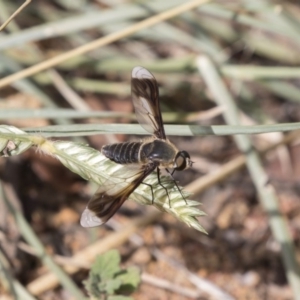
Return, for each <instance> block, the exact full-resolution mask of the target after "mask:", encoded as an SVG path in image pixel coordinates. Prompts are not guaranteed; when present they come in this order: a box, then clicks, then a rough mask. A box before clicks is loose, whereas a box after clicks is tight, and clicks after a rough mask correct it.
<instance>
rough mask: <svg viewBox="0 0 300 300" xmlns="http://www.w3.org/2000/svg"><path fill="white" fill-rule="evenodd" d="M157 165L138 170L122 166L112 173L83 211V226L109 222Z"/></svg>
mask: <svg viewBox="0 0 300 300" xmlns="http://www.w3.org/2000/svg"><path fill="white" fill-rule="evenodd" d="M156 167H157V164H155V163H152V164H149V165H144V166H142V167H140V168H139V169H138V170H136V169H132V170H128V171H127V170H126V171H124V168H125V167H122V168H121V169H119V170H118V171H116V172H115V173H113V174H111V179H108V180H107V181H106V182H105V183H104V184H103V185H102V186H101V187H100V188H99V189H98V190H97V192H96V193H95V195H94V196H93V197H92V199H91V200H90V202H89V203H88V205H87V207H86V209H85V210H84V212H83V213H82V216H81V219H80V224H81V226H82V227H95V226H98V225H101V224H103V223H105V222H107V221H108V220H109V219H110V218H111V217H112V216H113V215H114V214H115V212H116V211H117V210H118V209H119V208H120V206H121V205H122V204H123V203H124V201H125V200H126V199H128V197H129V196H130V194H131V193H132V192H133V191H134V190H135V189H136V188H137V187H138V186H139V185H140V184H141V183H142V182H143V180H144V179H145V178H146V177H147V176H148V175H149V174H150V173H151V172H152V171H154V170H155V168H156ZM126 169H127V167H126ZM112 178H114V181H113V180H112Z"/></svg>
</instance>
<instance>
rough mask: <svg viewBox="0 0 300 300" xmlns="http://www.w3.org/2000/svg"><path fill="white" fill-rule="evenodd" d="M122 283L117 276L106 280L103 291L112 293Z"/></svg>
mask: <svg viewBox="0 0 300 300" xmlns="http://www.w3.org/2000/svg"><path fill="white" fill-rule="evenodd" d="M121 285H122V280H120V279H119V278H115V279H111V280H108V281H107V282H106V286H105V291H106V293H107V294H109V295H113V294H114V293H115V292H116V291H117V290H118V289H120V287H121Z"/></svg>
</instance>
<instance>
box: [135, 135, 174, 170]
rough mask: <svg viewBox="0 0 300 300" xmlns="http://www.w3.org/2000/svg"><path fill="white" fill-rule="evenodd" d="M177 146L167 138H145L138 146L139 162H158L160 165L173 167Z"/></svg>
mask: <svg viewBox="0 0 300 300" xmlns="http://www.w3.org/2000/svg"><path fill="white" fill-rule="evenodd" d="M177 152H178V150H177V148H176V147H175V146H174V145H173V144H172V143H171V142H170V141H168V140H161V139H151V140H150V139H147V140H145V141H144V142H143V143H142V145H141V148H140V153H139V160H140V162H141V163H144V164H146V163H149V162H159V164H160V166H162V167H165V168H173V166H174V159H175V156H176V154H177Z"/></svg>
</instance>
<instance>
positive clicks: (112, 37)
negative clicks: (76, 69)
mask: <svg viewBox="0 0 300 300" xmlns="http://www.w3.org/2000/svg"><path fill="white" fill-rule="evenodd" d="M210 1H211V0H193V1H189V2H187V3H185V4H182V5H179V6H177V7H175V8H173V9H170V10H168V11H166V12H163V13H160V14H157V15H155V16H153V17H150V18H148V19H146V20H144V21H141V22H139V23H136V24H134V25H131V26H129V27H127V28H125V29H123V30H120V31H118V32H116V33H112V34H109V35H107V36H105V37H103V38H100V39H98V40H95V41H93V42H91V43H88V44H86V45H83V46H80V47H78V48H76V49H74V50H71V51H68V52H66V53H64V54H61V55H59V56H56V57H54V58H51V59H48V60H46V61H44V62H42V63H39V64H37V65H35V66H32V67H29V68H27V69H25V70H23V71H20V72H18V73H15V74H13V75H10V76H7V77H6V78H4V79H2V80H0V88H1V87H4V86H7V85H9V84H10V83H12V82H14V81H16V80H19V79H22V78H25V77H28V76H31V75H34V74H36V73H38V72H40V71H43V70H46V69H48V68H51V67H54V66H56V65H58V64H60V63H62V62H64V61H66V60H68V59H70V58H73V57H76V56H78V55H80V54H84V53H87V52H89V51H92V50H94V49H97V48H99V47H103V46H105V45H108V44H110V43H113V42H115V41H118V40H120V39H122V38H124V37H127V36H129V35H131V34H133V33H135V32H137V31H139V30H142V29H145V28H148V27H150V26H153V25H155V24H158V23H160V22H162V21H165V20H167V19H170V18H173V17H175V16H177V15H179V14H182V13H184V12H185V11H188V10H191V9H193V8H195V7H197V6H199V5H202V4H204V3H207V2H210Z"/></svg>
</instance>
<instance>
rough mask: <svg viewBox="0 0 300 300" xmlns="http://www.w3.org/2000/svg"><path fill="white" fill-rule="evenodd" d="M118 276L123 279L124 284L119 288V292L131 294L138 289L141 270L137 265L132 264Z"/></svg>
mask: <svg viewBox="0 0 300 300" xmlns="http://www.w3.org/2000/svg"><path fill="white" fill-rule="evenodd" d="M117 278H118V279H120V280H121V281H122V286H121V288H120V289H119V290H118V293H120V294H130V293H132V292H134V291H135V290H136V289H137V287H138V286H139V284H140V282H141V276H140V270H139V269H138V268H137V267H134V266H131V267H129V268H127V269H126V270H124V271H122V272H120V274H119V275H117Z"/></svg>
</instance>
